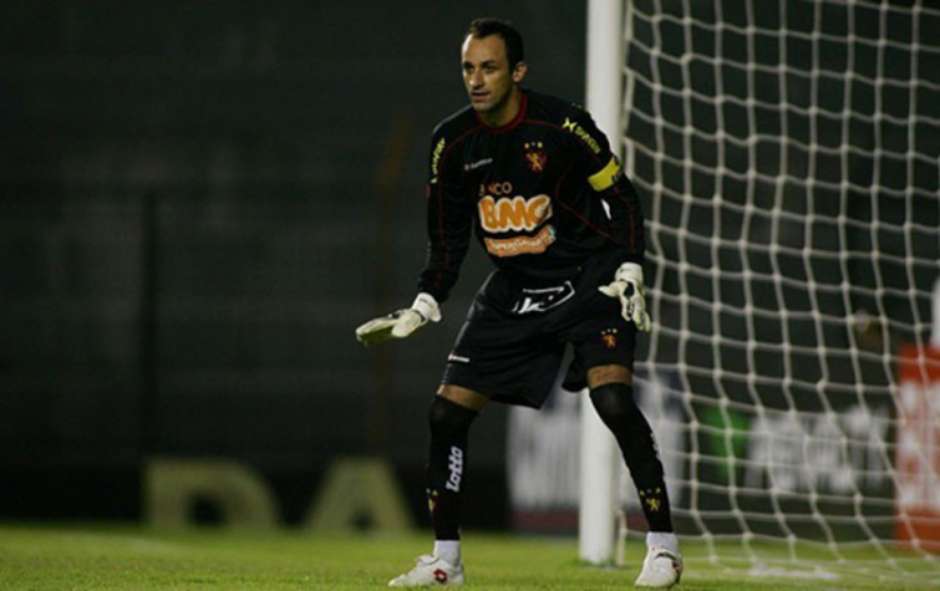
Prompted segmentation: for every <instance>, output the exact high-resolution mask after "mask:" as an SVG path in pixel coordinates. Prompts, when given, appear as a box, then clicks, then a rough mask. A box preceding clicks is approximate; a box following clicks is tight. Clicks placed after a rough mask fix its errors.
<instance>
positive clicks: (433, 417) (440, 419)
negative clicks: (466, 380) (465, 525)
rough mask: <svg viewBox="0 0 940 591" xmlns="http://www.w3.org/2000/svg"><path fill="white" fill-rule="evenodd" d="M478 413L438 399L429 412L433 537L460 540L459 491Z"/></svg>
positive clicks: (429, 476)
mask: <svg viewBox="0 0 940 591" xmlns="http://www.w3.org/2000/svg"><path fill="white" fill-rule="evenodd" d="M476 416H477V412H476V411H474V410H471V409H469V408H466V407H463V406H460V405H459V404H457V403H455V402H451V401H450V400H447V399H446V398H442V397H440V396H435V397H434V402H432V403H431V409H430V411H429V412H428V424H429V426H430V427H431V443H430V447H429V450H428V466H427V485H428V489H427V494H428V508H429V509H430V511H431V523H432V524H433V526H434V538H435V539H437V540H459V539H460V491H461V490H463V476H464V468H465V466H466V464H467V438H468V434H469V432H470V424H471V423H472V422H473V419H475V418H476Z"/></svg>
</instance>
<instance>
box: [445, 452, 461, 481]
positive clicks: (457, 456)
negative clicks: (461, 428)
mask: <svg viewBox="0 0 940 591" xmlns="http://www.w3.org/2000/svg"><path fill="white" fill-rule="evenodd" d="M447 461H448V465H447V467H448V468H450V477H449V478H448V479H447V483H446V484H445V485H444V488H446V489H447V490H452V491H454V492H460V479H461V477H462V476H463V450H462V449H460V448H459V447H457V446H456V445H453V446H451V448H450V456H449V457H448V458H447Z"/></svg>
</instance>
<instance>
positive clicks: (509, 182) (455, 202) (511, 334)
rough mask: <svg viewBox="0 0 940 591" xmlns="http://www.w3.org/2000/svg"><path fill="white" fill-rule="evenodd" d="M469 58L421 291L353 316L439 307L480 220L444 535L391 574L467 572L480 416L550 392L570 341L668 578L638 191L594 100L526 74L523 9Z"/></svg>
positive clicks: (411, 583) (452, 406)
mask: <svg viewBox="0 0 940 591" xmlns="http://www.w3.org/2000/svg"><path fill="white" fill-rule="evenodd" d="M461 66H462V69H463V79H464V84H465V86H466V90H467V93H468V95H469V98H470V105H469V106H468V107H466V108H464V109H462V110H460V111H458V112H457V113H455V114H454V115H452V116H450V117H448V118H447V119H445V120H444V121H443V122H441V123H440V124H439V125H438V126H437V127H436V128H435V130H434V133H433V136H432V140H431V151H430V166H429V177H428V185H427V209H428V217H427V226H428V234H429V247H428V258H427V263H426V266H425V268H424V270H423V271H422V272H421V275H420V278H419V281H418V295H417V297H416V298H415V300H414V303H413V304H412V306H411V307H410V308H407V309H404V310H399V311H397V312H394V313H393V314H390V315H389V316H386V317H382V318H377V319H375V320H372V321H370V322H367V323H365V324H363V325H362V326H360V327H359V328H358V329H357V330H356V337H357V338H358V339H359V340H360V341H361V342H362V343H363V344H365V345H371V344H374V343H378V342H381V341H384V340H387V339H401V338H405V337H407V336H409V335H411V334H412V333H413V332H414V331H416V330H417V329H419V328H421V327H422V326H424V325H425V324H426V323H427V322H428V321H431V322H439V321H440V320H441V308H440V304H441V303H443V302H444V301H445V300H446V299H447V296H448V294H449V292H450V290H451V288H452V287H453V285H454V283H455V282H456V281H457V276H458V273H459V270H460V265H461V262H462V261H463V258H464V255H465V254H466V252H467V247H468V244H469V241H470V234H471V231H473V233H474V234H475V236H476V239H477V240H478V241H479V242H480V244H481V245H482V247H483V248H484V249H485V250H486V252H487V253H488V254H489V257H490V259H491V260H492V261H493V265H494V266H495V268H496V269H495V270H494V271H493V272H492V273H491V274H490V276H489V277H488V278H487V280H486V282H485V283H484V284H483V286H482V287H481V288H480V290H479V292H478V293H477V295H476V297H475V299H474V302H473V305H472V306H471V308H470V311H469V312H468V314H467V318H466V321H465V322H464V325H463V327H462V328H461V330H460V333H459V335H458V337H457V341H456V343H455V344H454V348H453V350H452V351H451V353H450V355H449V356H448V357H447V364H446V366H445V369H444V373H443V378H442V380H441V385H440V387H439V389H438V391H437V395H436V396H435V397H434V399H433V401H432V402H431V406H430V411H429V426H430V432H431V433H430V447H429V451H428V464H427V495H428V505H429V507H430V511H431V521H432V523H433V527H434V534H435V543H434V550H433V553H432V554H431V555H428V556H422V557H420V558H419V559H418V562H417V566H415V568H414V569H412V570H411V571H409V572H407V573H405V574H403V575H401V576H399V577H397V578H395V579H393V580H392V581H390V583H389V585H390V586H393V587H415V586H425V585H437V584H460V583H462V582H463V578H464V575H463V564H462V561H461V554H460V513H459V508H460V495H461V494H462V490H463V477H464V471H465V470H466V468H467V458H468V455H467V440H468V431H469V429H470V425H471V424H472V423H473V421H474V419H476V417H477V414H478V413H479V412H480V410H481V409H482V408H483V406H484V405H485V404H486V403H487V402H488V401H490V400H494V401H498V402H503V403H507V404H521V405H525V406H530V407H535V408H538V407H540V406H541V405H542V403H543V402H544V401H545V399H546V397H547V396H548V394H549V392H550V390H551V387H552V384H553V382H554V380H555V377H556V375H557V373H558V371H559V368H560V365H561V362H562V354H563V352H564V348H565V346H566V344H570V345H571V346H572V347H573V349H574V360H573V361H572V363H571V365H570V367H569V368H568V370H567V374H566V379H565V387H566V388H567V389H570V390H580V389H582V388H585V387H587V388H589V389H590V397H591V401H592V402H593V404H594V407H595V408H596V409H597V411H598V413H599V414H600V417H601V419H603V421H604V423H605V424H606V425H607V426H608V427H609V428H610V430H611V431H612V432H613V434H614V436H615V437H616V439H617V442H618V443H619V445H620V449H621V451H622V453H623V457H624V459H625V460H626V463H627V466H628V467H629V469H630V473H631V475H632V477H633V481H634V482H635V483H636V485H637V489H638V492H639V496H640V499H641V502H642V506H643V511H644V513H645V516H646V520H647V522H648V525H649V533H648V534H647V556H646V559H645V560H644V562H643V567H642V570H641V572H640V575H639V577H638V578H637V580H636V585H637V586H646V587H670V586H672V585H673V584H675V583H676V582H678V580H679V575H680V574H681V570H682V561H681V558H680V555H679V550H678V543H677V540H676V536H675V535H674V534H673V533H672V532H673V529H672V521H671V516H670V508H669V499H668V497H667V495H666V486H665V483H664V480H663V468H662V464H661V462H660V460H659V458H658V456H657V451H656V444H655V443H654V440H653V433H652V431H651V430H650V426H649V424H648V423H647V421H646V419H645V418H644V417H643V415H642V413H641V412H640V410H639V408H638V407H637V405H636V403H635V402H634V399H633V390H632V387H631V381H632V367H633V354H634V344H635V338H636V333H637V331H641V332H647V331H649V329H650V318H649V315H648V314H647V312H646V307H645V303H644V299H643V298H644V293H643V292H644V287H643V269H642V263H643V251H644V242H643V218H642V212H641V209H640V203H639V200H638V199H637V196H636V193H635V192H634V189H633V187H632V185H631V184H630V182H629V181H628V180H627V179H626V178H625V177H624V175H623V174H622V172H621V168H620V165H619V163H618V161H617V159H616V158H615V157H614V156H613V155H612V154H611V151H610V148H609V145H608V142H607V139H606V138H605V137H604V135H603V134H602V133H601V132H600V131H598V129H597V127H596V126H595V125H594V122H593V121H592V120H591V117H590V116H589V115H588V114H587V113H586V112H584V111H583V110H582V109H580V108H579V107H577V106H575V105H572V104H570V103H568V102H565V101H562V100H560V99H557V98H554V97H551V96H547V95H544V94H540V93H537V92H535V91H533V90H529V89H527V88H523V87H522V86H520V84H521V83H522V80H523V78H524V77H525V75H526V64H525V62H524V61H523V44H522V38H521V36H520V34H519V32H518V31H517V30H516V29H514V28H513V27H512V25H510V24H509V23H507V22H504V21H499V20H496V19H477V20H475V21H473V22H472V23H471V24H470V27H469V29H468V31H467V34H466V36H465V38H464V41H463V45H462V47H461Z"/></svg>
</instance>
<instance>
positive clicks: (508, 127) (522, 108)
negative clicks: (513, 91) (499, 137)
mask: <svg viewBox="0 0 940 591" xmlns="http://www.w3.org/2000/svg"><path fill="white" fill-rule="evenodd" d="M519 92H520V93H522V100H521V102H520V103H519V112H518V113H516V116H515V117H513V118H512V121H510V122H509V123H507V124H505V125H500V126H499V127H493V126H492V125H487V124H486V122H485V121H483V119H481V118H480V114H479V113H477V112H476V111H474V112H473V115H474V116H475V117H476V118H477V121H478V122H479V123H480V126H481V127H483V128H484V129H486V130H487V131H488V132H490V133H506V132H507V131H512V130H513V129H515V128H516V127H518V126H519V124H520V123H522V121H523V120H524V119H525V116H526V111H527V110H528V109H527V108H526V107H527V106H528V104H529V97H528V96H527V95H526V93H525V92H523V91H522V90H520V91H519Z"/></svg>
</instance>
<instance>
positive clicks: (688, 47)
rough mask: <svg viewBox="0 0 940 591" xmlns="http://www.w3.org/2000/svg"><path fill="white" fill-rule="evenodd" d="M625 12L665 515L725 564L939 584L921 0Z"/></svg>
mask: <svg viewBox="0 0 940 591" xmlns="http://www.w3.org/2000/svg"><path fill="white" fill-rule="evenodd" d="M625 21H626V29H625V33H626V35H625V48H626V53H625V69H624V71H625V77H626V82H625V93H624V97H625V101H624V103H625V104H624V110H623V125H624V128H625V131H624V134H625V138H624V142H625V149H626V152H625V154H626V155H625V158H624V159H625V163H626V168H627V170H628V172H629V174H630V176H631V178H632V180H633V182H634V184H635V185H636V186H637V189H638V191H639V193H640V194H641V195H642V196H643V198H644V203H645V206H646V215H647V247H648V255H649V256H648V264H647V274H648V283H649V284H650V290H649V298H650V301H649V305H650V308H651V314H652V316H653V318H654V319H655V322H656V327H655V329H654V330H653V332H652V334H651V336H650V337H649V339H648V350H646V351H645V352H641V354H640V356H639V357H638V362H639V363H638V364H637V366H638V374H639V375H641V376H648V378H647V379H652V378H655V379H656V380H657V387H650V384H649V383H647V384H645V388H644V389H645V391H646V392H648V393H649V392H652V393H655V394H656V396H655V399H648V400H647V401H646V404H647V405H648V412H649V413H650V416H651V418H652V422H653V424H654V428H655V429H656V430H657V432H658V433H659V432H666V433H669V434H670V436H669V439H670V440H671V443H669V444H668V445H663V446H662V447H663V449H662V455H663V459H664V463H666V464H667V471H668V469H669V468H670V467H671V468H672V472H673V473H674V474H676V475H677V478H676V479H675V480H676V482H674V483H673V484H672V487H671V488H672V489H673V496H674V499H673V505H674V512H675V520H676V524H677V528H678V531H679V532H680V534H681V535H682V536H687V537H688V538H690V539H700V540H702V541H703V542H704V548H705V553H704V556H705V559H707V560H709V561H711V562H713V563H719V564H721V565H724V566H727V567H729V568H746V569H749V570H752V571H753V572H757V573H765V574H771V575H773V574H780V575H793V576H818V577H821V578H828V577H832V578H835V577H845V576H864V577H881V578H888V579H891V580H897V579H898V577H899V576H900V577H912V578H915V579H922V580H930V581H937V580H940V365H938V363H940V355H937V356H933V357H932V356H931V354H930V351H931V343H930V339H931V330H930V328H931V326H930V325H931V292H932V290H933V285H934V282H935V281H936V280H937V277H938V275H940V262H938V261H940V189H938V180H940V36H938V33H937V32H938V31H940V7H936V5H934V4H932V3H920V2H917V1H908V2H880V3H879V2H875V1H874V0H871V1H864V0H826V1H823V0H818V1H812V2H810V1H807V0H772V1H761V2H747V1H746V2H722V1H720V0H631V1H630V2H628V3H627V7H626V19H625ZM937 346H940V345H937ZM905 351H906V353H905ZM644 353H645V356H644ZM905 355H906V357H905ZM904 359H907V360H908V361H909V362H910V363H913V364H914V365H915V366H916V368H915V371H913V372H912V375H913V378H912V383H911V385H910V387H906V386H905V384H904V383H902V380H901V378H900V377H899V376H901V375H902V374H903V371H902V370H903V367H902V365H904V363H903V362H902V361H903V360H904ZM899 360H901V361H899ZM909 373H911V372H909ZM918 376H919V378H922V379H918ZM931 376H932V377H934V378H937V379H936V381H934V382H933V385H931V381H932V377H931ZM905 396H906V397H907V398H906V399H905ZM647 398H649V397H647ZM624 494H625V496H626V498H627V501H626V502H627V503H628V504H630V503H632V501H631V500H630V497H631V496H632V495H633V491H632V485H631V486H624ZM846 565H851V568H845V566H846Z"/></svg>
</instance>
